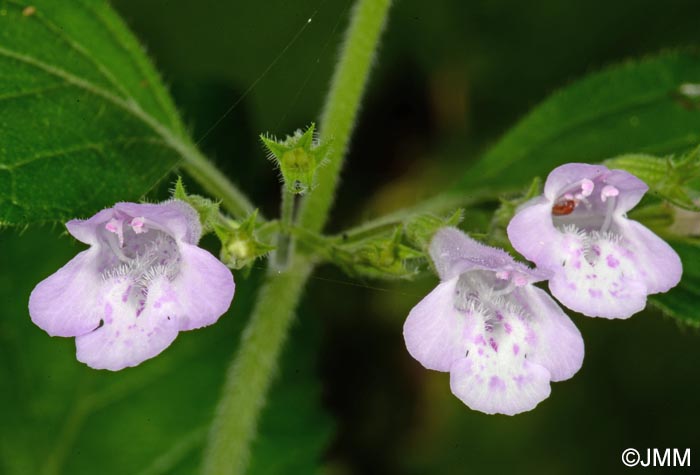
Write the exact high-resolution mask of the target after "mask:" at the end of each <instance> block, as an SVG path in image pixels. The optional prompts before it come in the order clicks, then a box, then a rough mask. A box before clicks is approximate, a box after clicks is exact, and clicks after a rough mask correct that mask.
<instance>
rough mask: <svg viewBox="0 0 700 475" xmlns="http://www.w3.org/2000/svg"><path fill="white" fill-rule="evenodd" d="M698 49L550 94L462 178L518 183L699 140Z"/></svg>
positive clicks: (467, 184) (465, 184)
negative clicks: (567, 167) (567, 166)
mask: <svg viewBox="0 0 700 475" xmlns="http://www.w3.org/2000/svg"><path fill="white" fill-rule="evenodd" d="M697 83H700V55H698V54H696V53H689V52H672V53H666V54H662V55H659V56H657V57H653V58H648V59H645V60H642V61H631V62H627V63H624V64H621V65H617V66H614V67H611V68H609V69H607V70H604V71H602V72H599V73H596V74H593V75H591V76H589V77H587V78H585V79H582V80H581V81H579V82H576V83H574V84H573V85H571V86H569V87H567V88H565V89H563V90H562V91H559V92H557V93H555V94H553V95H552V96H551V97H550V98H549V99H547V100H545V101H544V102H543V103H542V104H541V105H539V106H538V107H537V108H535V109H534V110H533V111H532V112H531V113H530V114H528V115H527V116H526V117H525V118H524V119H523V120H522V121H520V122H519V123H518V124H517V125H516V126H515V127H514V128H513V129H511V131H510V132H508V133H507V134H506V135H505V136H504V137H503V138H502V139H501V140H500V141H499V142H498V143H496V145H495V146H494V147H492V148H491V149H490V150H489V151H488V152H487V153H486V155H485V156H484V157H483V158H482V159H481V160H480V161H479V162H478V163H477V164H476V165H475V166H474V167H472V168H471V169H469V171H468V173H467V174H466V176H465V177H464V178H463V179H462V181H461V182H460V187H462V188H473V187H476V186H498V187H502V188H514V187H517V186H523V185H525V184H526V183H527V182H528V181H529V180H531V179H532V178H533V177H535V176H540V177H543V178H544V177H545V176H547V174H548V173H549V172H550V171H551V170H552V169H553V168H554V167H556V166H558V165H561V164H563V163H568V162H588V163H592V162H600V161H602V160H604V159H606V158H610V157H614V156H616V155H622V154H627V153H647V154H653V155H670V154H674V153H679V152H683V151H686V150H688V149H689V148H691V147H693V146H695V145H697V144H698V142H700V107H699V106H698V102H697V100H696V97H695V96H693V94H692V92H693V91H694V90H695V89H693V88H689V87H688V86H689V85H693V84H697Z"/></svg>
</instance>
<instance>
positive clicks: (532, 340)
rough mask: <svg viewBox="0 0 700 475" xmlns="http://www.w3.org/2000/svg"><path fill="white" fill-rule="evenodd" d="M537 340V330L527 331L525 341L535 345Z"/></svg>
mask: <svg viewBox="0 0 700 475" xmlns="http://www.w3.org/2000/svg"><path fill="white" fill-rule="evenodd" d="M536 341H537V335H535V332H533V331H532V330H530V331H528V332H527V335H525V343H527V344H529V345H533V344H534V343H535V342H536Z"/></svg>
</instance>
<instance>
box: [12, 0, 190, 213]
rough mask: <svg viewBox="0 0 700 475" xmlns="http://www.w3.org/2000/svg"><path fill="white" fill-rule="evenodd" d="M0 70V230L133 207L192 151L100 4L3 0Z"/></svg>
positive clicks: (141, 59) (150, 72) (127, 38)
mask: <svg viewBox="0 0 700 475" xmlns="http://www.w3.org/2000/svg"><path fill="white" fill-rule="evenodd" d="M30 4H31V5H32V7H27V5H30ZM0 71H2V74H0V130H2V133H1V134H0V223H4V224H25V223H32V222H40V221H56V220H63V219H66V218H70V217H74V216H87V215H90V214H92V213H94V212H95V211H97V210H98V209H100V208H102V207H105V206H106V205H111V204H112V203H114V202H115V201H120V200H136V199H138V198H139V197H141V196H142V195H143V194H144V193H146V192H147V191H148V190H149V189H150V188H151V187H152V186H153V185H154V184H155V183H156V182H157V181H158V180H159V179H161V178H162V177H163V176H164V175H165V174H166V173H167V172H168V171H169V170H170V169H172V167H173V166H174V165H175V164H176V163H177V162H178V160H179V158H180V156H181V155H182V154H183V151H186V150H191V149H192V148H193V145H192V144H191V143H190V142H189V139H188V138H187V134H186V133H185V129H184V127H183V125H182V122H181V121H180V118H179V116H178V113H177V110H176V109H175V106H174V104H173V103H172V101H171V99H170V97H169V95H168V93H167V92H166V90H165V88H164V86H163V84H162V82H161V80H160V78H159V77H158V74H157V73H156V71H155V70H154V68H153V66H152V65H151V64H150V62H149V61H148V59H147V57H146V56H145V54H144V52H143V50H142V49H141V47H140V46H139V44H138V42H137V40H136V39H135V38H134V37H133V36H132V35H131V33H130V32H129V31H128V29H127V28H126V26H125V25H124V23H123V22H122V21H121V20H120V18H119V17H118V16H117V15H116V14H115V13H114V12H113V10H112V9H111V8H110V7H109V5H108V4H107V3H106V2H104V1H101V0H73V1H70V2H55V1H52V0H36V1H32V2H25V1H20V0H0Z"/></svg>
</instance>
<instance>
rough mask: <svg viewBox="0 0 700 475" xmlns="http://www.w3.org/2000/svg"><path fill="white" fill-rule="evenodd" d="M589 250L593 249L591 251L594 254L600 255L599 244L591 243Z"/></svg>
mask: <svg viewBox="0 0 700 475" xmlns="http://www.w3.org/2000/svg"><path fill="white" fill-rule="evenodd" d="M591 251H593V253H594V254H595V255H596V256H600V246H599V245H597V244H593V245H592V246H591Z"/></svg>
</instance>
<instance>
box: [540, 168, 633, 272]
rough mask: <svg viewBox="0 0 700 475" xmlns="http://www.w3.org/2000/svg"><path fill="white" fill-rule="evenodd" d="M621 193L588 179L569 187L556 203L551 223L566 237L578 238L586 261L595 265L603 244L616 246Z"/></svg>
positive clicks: (553, 207) (618, 238)
mask: <svg viewBox="0 0 700 475" xmlns="http://www.w3.org/2000/svg"><path fill="white" fill-rule="evenodd" d="M619 194H620V190H619V189H618V188H616V187H615V186H612V185H608V184H605V183H595V182H594V181H592V180H589V179H587V178H585V179H583V180H581V181H580V182H578V183H576V184H574V185H572V186H570V187H569V188H567V189H566V190H565V191H564V192H563V193H561V195H560V196H559V197H558V198H557V199H556V200H555V201H554V205H553V206H552V223H553V224H554V226H555V227H556V228H557V229H558V230H559V231H560V232H561V233H563V234H564V235H567V236H571V237H574V238H577V239H578V240H579V242H580V243H581V244H583V246H584V254H585V256H586V259H587V260H588V261H589V262H591V263H594V262H595V261H596V260H597V258H598V257H599V255H600V252H598V249H597V248H598V247H599V244H600V243H607V244H617V243H619V241H620V236H619V234H618V232H617V231H616V229H615V223H614V220H613V218H614V215H615V211H616V205H617V200H618V196H619Z"/></svg>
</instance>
